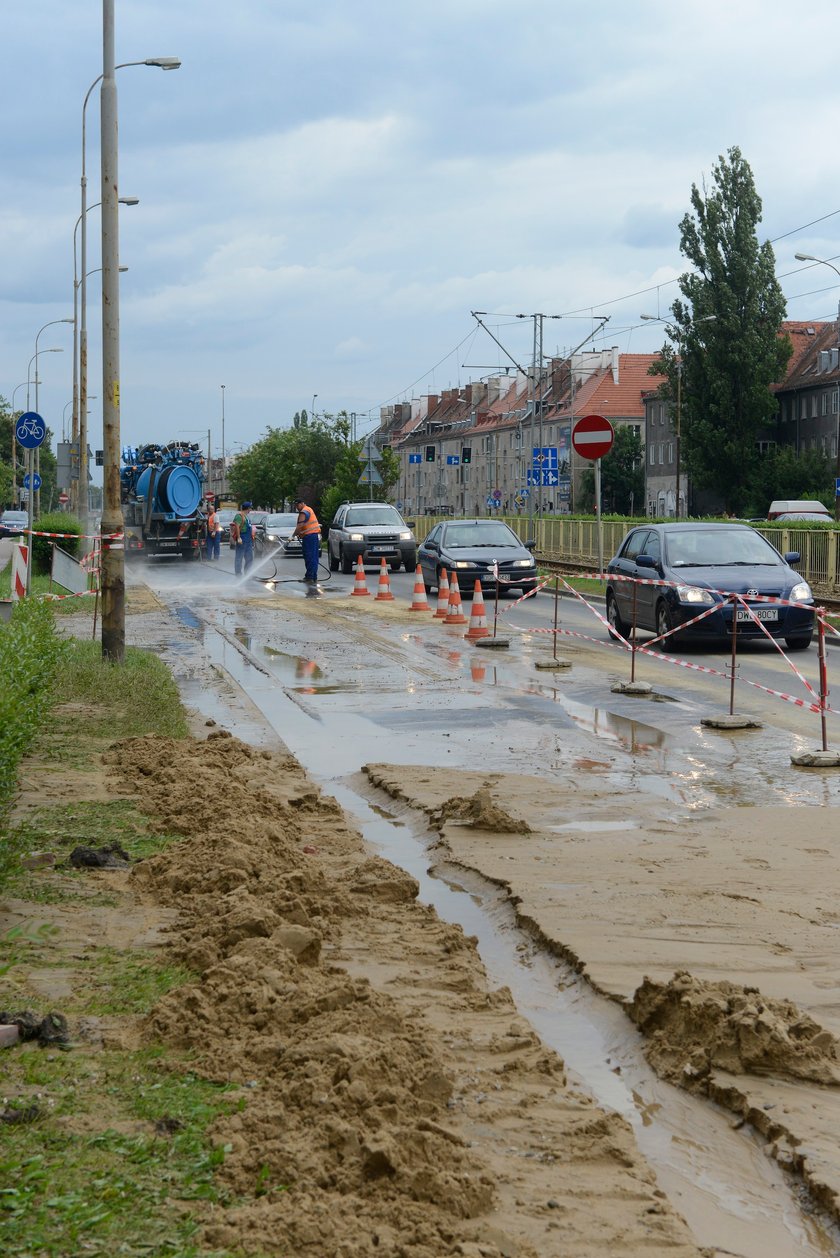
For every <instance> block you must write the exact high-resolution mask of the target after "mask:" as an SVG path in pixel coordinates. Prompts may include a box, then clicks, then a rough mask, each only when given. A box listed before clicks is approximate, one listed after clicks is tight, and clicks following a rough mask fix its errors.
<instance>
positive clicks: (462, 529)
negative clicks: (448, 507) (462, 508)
mask: <svg viewBox="0 0 840 1258" xmlns="http://www.w3.org/2000/svg"><path fill="white" fill-rule="evenodd" d="M443 544H444V545H445V546H451V547H453V548H454V549H455V550H458V549H460V548H461V547H467V546H521V545H522V543H521V542H520V540H519V538H518V537H517V536H516V534H515V533H512V532H511V531H510V529H509V528H508V527H507V525H506V524H497V523H496V522H495V521H494V520H488V522H487V523H486V524H482V523H478V522H477V523H475V524H450V525H448V526H447V529H446V532H445V533H444V536H443Z"/></svg>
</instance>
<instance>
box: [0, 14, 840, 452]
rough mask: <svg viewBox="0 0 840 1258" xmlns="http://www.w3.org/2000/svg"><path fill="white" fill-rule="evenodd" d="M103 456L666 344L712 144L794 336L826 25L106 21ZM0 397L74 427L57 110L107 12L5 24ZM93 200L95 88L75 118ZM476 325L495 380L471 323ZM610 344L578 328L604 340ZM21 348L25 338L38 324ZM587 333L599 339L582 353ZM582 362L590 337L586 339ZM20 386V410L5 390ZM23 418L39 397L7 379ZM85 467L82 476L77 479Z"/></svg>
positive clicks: (838, 183) (153, 17)
mask: <svg viewBox="0 0 840 1258" xmlns="http://www.w3.org/2000/svg"><path fill="white" fill-rule="evenodd" d="M114 4H115V17H116V60H117V62H129V61H142V60H145V59H146V58H149V57H155V56H174V57H178V58H180V60H181V62H182V65H181V68H180V69H178V70H175V71H167V72H165V71H162V70H160V69H158V68H153V67H148V66H145V65H140V66H126V67H125V68H124V69H121V70H119V71H118V72H117V88H118V110H119V193H120V195H121V196H136V197H138V198H139V204H138V205H137V206H134V207H128V206H126V207H123V208H122V209H121V211H120V263H121V265H123V266H127V267H128V270H127V271H126V272H125V273H124V274H123V275H122V277H121V281H120V391H121V392H120V396H121V402H120V420H121V436H122V442H123V444H139V443H144V442H147V441H156V440H159V441H169V440H172V439H173V438H175V437H180V436H184V437H185V438H186V439H189V440H194V441H198V442H201V443H202V444H206V442H207V439H208V431H209V434H210V444H211V451H212V453H213V455H214V456H216V455H218V453H219V451H220V449H221V442H222V414H223V412H224V419H225V431H224V443H225V447H226V450H227V453H228V454H229V455H235V454H236V453H237V452H238V451H239V450H241V449H242V448H243V447H247V446H248V445H250V444H252V443H253V442H254V441H257V440H259V438H260V437H261V436H263V435H264V434H265V432H266V430H267V429H268V428H269V427H279V428H282V427H286V426H287V425H288V424H289V423H290V422H291V420H292V418H293V416H294V414H295V413H296V412H298V411H300V410H302V409H306V410H307V411H309V412H310V413H311V412H312V410H313V409H314V410H315V412H316V413H318V414H321V413H325V412H328V413H336V412H338V411H340V410H347V411H348V412H354V413H355V414H356V416H357V431H358V432H359V434H360V435H361V434H363V433H365V432H367V431H369V430H370V429H372V428H374V427H375V426H376V425H377V423H378V420H379V413H380V407H382V406H384V405H387V404H390V403H393V402H401V401H407V400H409V399H411V398H413V397H419V396H422V395H424V394H427V393H438V392H439V391H440V390H441V389H446V388H454V387H457V386H459V385H461V386H462V385H464V384H466V383H467V382H468V381H470V380H478V379H480V378H482V377H485V378H486V377H487V376H488V375H493V374H498V371H499V369H500V368H504V367H505V366H509V365H510V363H511V361H515V362H517V363H519V364H522V365H525V364H527V363H528V362H529V360H530V356H531V353H532V344H533V341H532V338H533V320H532V319H531V318H530V317H526V318H517V317H516V316H518V315H525V316H531V315H533V314H535V313H541V314H544V315H546V316H549V317H547V318H546V320H545V321H544V349H545V352H546V353H549V354H551V353H563V352H568V351H569V350H571V349H574V348H575V347H576V346H578V345H579V344H580V343H582V342H584V341H585V342H586V345H587V347H594V348H607V347H610V346H618V348H619V349H620V350H621V351H622V352H631V353H641V352H652V351H654V350H656V349H658V348H659V346H660V345H661V344H662V342H663V339H664V338H663V334H662V330H661V328H659V327H658V325H657V324H656V323H651V322H643V321H642V320H641V319H640V315H641V314H643V313H644V314H649V315H660V316H664V317H666V318H667V317H668V315H669V311H670V305H671V303H672V302H673V300H674V298H675V297H676V296H677V292H678V290H677V286H676V283H675V281H676V278H677V277H678V276H679V275H680V273H681V272H682V271H684V270H685V269H686V266H687V264H686V261H685V259H684V258H683V257H682V255H681V253H680V249H679V223H680V220H681V219H682V217H683V215H684V214H685V213H686V212H687V211H688V210H689V209H690V196H691V187H692V184H698V185H701V186H702V184H703V181H704V180H705V181H706V182H707V184H708V181H709V178H710V175H711V171H712V168H713V167H714V165H715V163H716V162H717V161H718V159H719V157H720V156H721V155H722V154H725V153H726V152H727V151H728V150H729V149H730V148H732V147H733V146H735V145H737V146H738V147H740V149H741V151H742V153H743V155H744V157H745V158H746V159H747V161H748V162H749V163H750V166H751V168H752V171H753V174H754V177H755V182H756V187H757V190H758V193H759V195H760V196H761V199H762V203H763V221H762V223H761V225H760V228H759V237H760V239H762V240H764V239H770V240H772V241H773V242H774V250H775V253H776V262H777V274H778V276H779V279H780V281H781V284H782V287H783V290H784V292H785V295H786V298H787V303H788V317H789V318H792V319H814V320H819V319H832V318H836V317H837V311H838V299H840V275H837V274H835V272H834V271H833V270H832V269H831V268H830V267H827V266H822V265H816V266H814V265H809V264H803V263H800V262H796V261H795V260H794V253H795V252H797V251H799V252H804V253H809V254H813V255H815V256H817V257H819V258H822V259H826V260H829V261H832V262H833V264H834V265H835V266H838V267H840V170H838V162H839V161H840V159H838V156H837V145H836V143H835V142H834V140H833V139H832V137H834V136H836V135H837V134H838V131H840V89H838V83H840V76H838V61H837V55H836V34H837V27H836V4H834V3H832V2H831V0H812V2H811V3H810V4H809V5H807V6H805V7H800V6H797V5H790V4H783V3H780V2H779V0H760V2H759V0H739V2H738V3H737V4H733V3H732V0H682V2H681V3H679V4H675V3H674V2H673V0H634V3H632V4H628V3H627V2H626V0H603V3H601V4H600V5H599V6H598V7H597V9H590V8H588V7H587V6H581V5H579V4H570V3H567V2H566V0H445V2H444V0H422V2H421V0H387V2H386V0H352V3H351V2H350V0H319V3H318V4H312V3H311V2H310V0H236V3H231V0H177V2H175V0H114ZM0 13H2V16H0V31H2V36H3V39H2V46H3V54H4V55H3V76H2V88H0V91H2V96H3V99H2V110H1V111H0V119H2V121H0V138H1V139H2V143H0V159H1V161H2V164H0V171H2V188H3V193H4V195H3V196H2V199H0V223H1V226H0V395H1V396H3V397H4V398H5V399H6V400H7V401H8V402H12V401H13V400H14V404H15V407H16V408H17V409H21V408H22V407H23V406H24V405H25V404H26V402H27V397H26V394H27V375H28V374H29V375H30V381H32V380H34V368H33V371H32V373H29V370H28V369H29V365H30V360H31V359H32V356H33V354H34V353H35V342H36V337H38V336H39V333H40V337H39V340H38V348H39V350H47V349H57V350H60V351H61V353H60V354H59V353H55V354H44V353H39V356H38V367H39V397H38V407H39V411H40V413H41V414H42V415H43V416H44V418H45V419H46V421H47V423H48V424H49V426H50V427H51V428H52V429H53V431H54V433H55V434H56V435H57V436H60V435H61V434H62V430H65V431H66V432H68V433H69V429H70V424H71V416H72V396H73V328H72V326H70V324H62V323H57V324H56V325H55V326H50V327H46V328H45V327H44V325H46V324H50V323H52V321H53V320H61V319H66V318H71V319H72V317H73V313H74V303H73V297H74V266H75V269H76V271H78V266H79V259H78V251H77V253H76V257H75V259H74V248H73V241H74V228H75V226H76V222H77V219H78V217H79V214H80V204H81V199H80V176H81V166H82V143H81V140H82V106H83V102H84V99H85V95H86V93H87V91H88V89H89V88H90V86H91V84H92V83H93V82H94V81H95V80H96V78H97V76H98V75H99V74H101V72H102V3H101V0H74V3H72V4H68V3H67V0H28V2H27V4H26V5H23V4H15V3H13V0H3V4H2V10H0ZM85 120H86V137H87V142H86V152H85V161H86V171H87V176H88V193H87V204H88V205H89V206H94V205H95V203H96V202H98V201H99V93H98V89H94V91H93V92H92V93H91V96H90V99H89V103H88V106H87V110H86V114H85ZM87 223H88V233H87V258H88V269H89V270H90V271H93V272H94V273H93V274H91V275H90V276H89V278H88V282H87V288H88V302H87V324H88V332H89V338H90V346H89V358H90V365H89V385H88V389H89V394H90V395H91V398H92V400H91V402H90V417H89V431H90V441H89V444H90V445H91V447H92V448H94V449H95V448H97V447H101V444H102V441H101V432H102V411H101V403H100V401H99V395H100V394H101V392H102V389H101V355H100V350H99V345H100V341H101V308H100V307H101V303H100V295H99V287H98V286H99V285H100V283H101V276H100V274H98V273H96V272H95V268H96V267H98V266H99V258H100V254H99V248H100V219H99V211H98V209H95V208H93V209H91V210H90V211H89V213H88V215H87ZM472 311H486V312H488V315H487V317H486V318H485V317H484V316H482V318H483V320H484V322H485V323H486V324H487V325H488V326H489V327H490V328H491V330H492V331H493V334H494V335H495V336H496V337H498V339H499V340H500V341H501V342H502V344H503V345H504V347H505V350H506V351H507V355H509V357H508V356H506V354H505V353H503V351H502V350H501V349H500V348H499V347H498V346H497V345H496V343H495V342H494V341H493V340H492V338H491V337H490V336H489V335H488V334H487V333H486V332H485V331H484V330H483V329H481V328H480V327H479V325H478V323H477V321H476V320H475V318H473V317H472V314H471V312H472ZM605 315H609V322H608V323H607V324H606V325H605V326H604V327H603V329H602V330H601V331H597V329H598V327H599V325H600V321H601V319H602V318H603V316H605ZM42 328H43V329H44V330H43V331H41V329H42ZM593 333H594V336H593ZM588 337H591V338H592V339H589V340H587V339H586V338H588ZM21 386H22V387H21ZM28 392H29V405H30V407H33V405H34V384H32V383H30V384H29V386H28ZM91 470H92V471H94V470H95V469H93V468H92V469H91Z"/></svg>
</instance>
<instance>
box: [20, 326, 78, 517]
mask: <svg viewBox="0 0 840 1258" xmlns="http://www.w3.org/2000/svg"><path fill="white" fill-rule="evenodd" d="M72 322H73V320H72V319H50V321H49V323H45V324H44V326H43V327H42V328H39V329H38V332H37V334H36V336H35V410H36V411H37V410H38V338H39V337H40V335H41V333H42V332H43V331H45V329H46V328H52V327H55V325H56V324H57V323H72ZM27 401H28V397H27ZM28 409H29V407H28V406H27V410H28ZM39 413H40V412H39ZM32 467H33V470H34V471H35V472H39V471H40V470H41V448H40V446H39V447H38V448H37V449H36V451H35V458H34V459H33V460H32ZM30 492H32V493H34V502H35V514H36V515H40V514H41V491H40V489H36V490H34V491H33V490H30Z"/></svg>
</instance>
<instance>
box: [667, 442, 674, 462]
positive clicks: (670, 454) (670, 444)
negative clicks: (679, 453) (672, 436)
mask: <svg viewBox="0 0 840 1258" xmlns="http://www.w3.org/2000/svg"><path fill="white" fill-rule="evenodd" d="M673 461H674V443H673V441H669V442H668V462H669V463H673Z"/></svg>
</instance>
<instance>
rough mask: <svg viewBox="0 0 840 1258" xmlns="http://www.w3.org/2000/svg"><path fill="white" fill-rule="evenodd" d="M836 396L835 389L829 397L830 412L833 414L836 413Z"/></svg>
mask: <svg viewBox="0 0 840 1258" xmlns="http://www.w3.org/2000/svg"><path fill="white" fill-rule="evenodd" d="M837 396H838V394H837V390H836V389H835V390H834V392H833V393H832V395H831V410H832V412H833V413H836V411H837Z"/></svg>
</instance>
